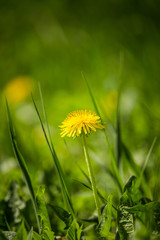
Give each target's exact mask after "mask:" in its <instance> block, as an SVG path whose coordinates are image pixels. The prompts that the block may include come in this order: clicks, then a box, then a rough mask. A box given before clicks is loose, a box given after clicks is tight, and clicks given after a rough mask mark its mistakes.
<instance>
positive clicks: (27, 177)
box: [6, 99, 40, 233]
mask: <svg viewBox="0 0 160 240" xmlns="http://www.w3.org/2000/svg"><path fill="white" fill-rule="evenodd" d="M6 107H7V115H8V122H9V132H10V136H11V140H12V145H13V149H14V152H15V155H16V158H17V160H18V163H19V166H20V169H21V171H22V173H23V176H24V180H25V183H26V185H27V187H28V190H29V193H30V197H31V200H32V204H33V208H34V212H35V216H36V220H37V226H38V230H39V233H40V222H39V218H38V212H37V205H36V201H35V195H34V191H33V186H32V182H31V178H30V175H29V172H28V169H27V166H26V163H25V160H24V158H23V156H22V154H21V153H20V151H19V148H18V146H17V141H16V136H15V132H14V127H13V123H12V118H11V114H10V110H9V106H8V102H7V99H6Z"/></svg>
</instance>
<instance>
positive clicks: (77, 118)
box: [60, 110, 104, 137]
mask: <svg viewBox="0 0 160 240" xmlns="http://www.w3.org/2000/svg"><path fill="white" fill-rule="evenodd" d="M60 128H61V134H60V135H61V137H64V136H66V135H67V136H68V137H76V136H77V137H78V136H79V135H81V133H82V132H84V133H85V134H86V135H87V134H90V133H91V132H92V131H95V132H96V129H97V128H98V129H103V128H104V126H103V125H102V124H101V120H100V117H99V116H97V115H96V114H95V113H92V112H91V111H87V110H78V111H74V112H71V113H69V114H68V115H67V117H66V119H65V120H64V121H63V122H62V125H61V126H60Z"/></svg>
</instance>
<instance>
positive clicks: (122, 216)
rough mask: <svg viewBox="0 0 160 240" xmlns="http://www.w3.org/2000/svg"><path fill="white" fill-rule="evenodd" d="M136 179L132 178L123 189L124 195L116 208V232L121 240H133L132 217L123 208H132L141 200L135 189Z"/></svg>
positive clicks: (137, 190)
mask: <svg viewBox="0 0 160 240" xmlns="http://www.w3.org/2000/svg"><path fill="white" fill-rule="evenodd" d="M136 181H137V179H136V177H135V176H132V177H131V178H130V179H129V180H128V182H127V183H126V185H125V187H124V193H123V195H122V197H121V198H120V205H119V208H118V216H117V222H118V232H119V235H120V238H121V239H123V240H127V239H133V234H134V216H133V214H132V213H129V212H128V211H127V210H126V209H125V208H126V207H132V206H133V203H134V202H135V203H136V202H138V201H139V200H140V198H141V194H140V192H139V189H138V188H136Z"/></svg>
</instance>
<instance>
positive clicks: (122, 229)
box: [117, 204, 134, 240]
mask: <svg viewBox="0 0 160 240" xmlns="http://www.w3.org/2000/svg"><path fill="white" fill-rule="evenodd" d="M117 221H118V232H119V235H120V239H123V240H127V239H133V233H134V217H133V214H131V213H128V211H126V209H125V206H124V205H123V204H121V205H120V206H119V210H118V218H117Z"/></svg>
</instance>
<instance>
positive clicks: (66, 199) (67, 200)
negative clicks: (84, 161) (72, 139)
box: [31, 94, 74, 217]
mask: <svg viewBox="0 0 160 240" xmlns="http://www.w3.org/2000/svg"><path fill="white" fill-rule="evenodd" d="M31 96H32V95H31ZM32 101H33V104H34V107H35V110H36V113H37V116H38V118H39V121H40V124H41V127H42V130H43V133H44V136H45V139H46V142H47V145H48V147H49V150H50V152H51V155H52V158H53V160H54V163H55V166H56V169H57V172H58V176H59V179H60V184H61V191H62V196H63V199H64V203H65V206H66V208H67V210H68V211H69V212H71V213H72V215H73V217H74V209H73V205H72V201H71V197H70V194H69V192H68V188H67V184H66V180H65V177H64V173H63V171H62V167H61V165H60V162H59V159H58V157H57V154H56V152H55V149H54V146H53V143H52V140H51V137H50V133H48V134H49V137H48V136H47V132H46V130H45V127H44V125H43V122H42V119H41V116H40V114H39V111H38V108H37V106H36V103H35V101H34V98H33V96H32ZM41 101H42V106H43V110H44V116H45V119H46V125H47V129H48V132H49V126H48V122H47V117H46V113H45V108H44V103H43V99H42V94H41Z"/></svg>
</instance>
